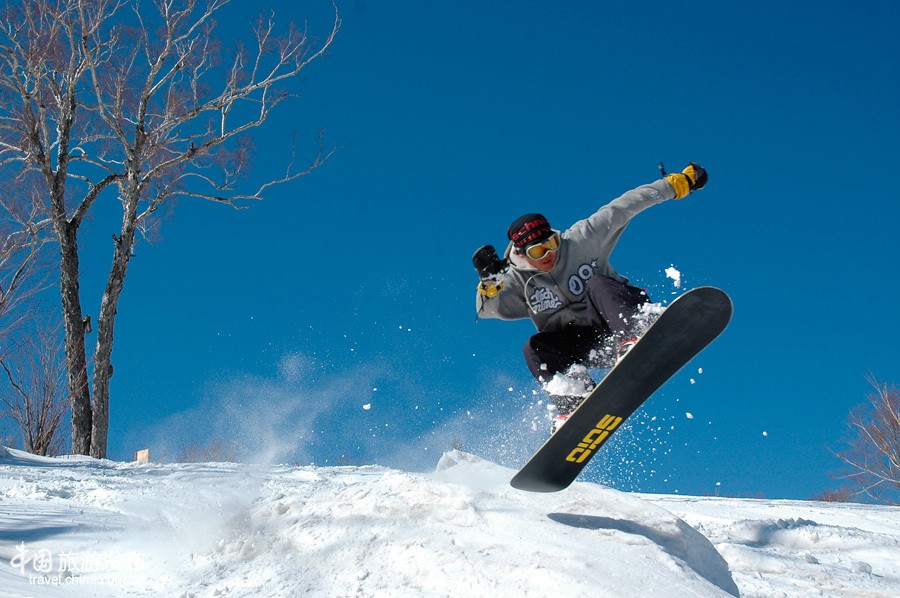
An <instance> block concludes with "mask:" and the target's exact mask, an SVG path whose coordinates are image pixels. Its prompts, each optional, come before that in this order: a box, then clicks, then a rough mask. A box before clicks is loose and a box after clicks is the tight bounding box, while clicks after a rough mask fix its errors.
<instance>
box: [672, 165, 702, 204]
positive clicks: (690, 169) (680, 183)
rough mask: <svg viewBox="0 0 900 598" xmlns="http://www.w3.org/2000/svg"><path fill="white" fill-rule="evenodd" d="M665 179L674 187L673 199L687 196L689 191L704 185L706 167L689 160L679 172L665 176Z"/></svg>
mask: <svg viewBox="0 0 900 598" xmlns="http://www.w3.org/2000/svg"><path fill="white" fill-rule="evenodd" d="M666 180H667V181H669V184H670V185H672V187H673V188H674V189H675V199H681V198H683V197H687V196H688V194H690V192H691V191H696V190H697V189H702V188H703V186H704V185H706V180H707V176H706V169H705V168H703V167H702V166H700V165H699V164H696V163H694V162H691V163H690V164H688V165H687V168H685V169H684V170H682V171H681V172H677V173H674V174H670V175H667V176H666Z"/></svg>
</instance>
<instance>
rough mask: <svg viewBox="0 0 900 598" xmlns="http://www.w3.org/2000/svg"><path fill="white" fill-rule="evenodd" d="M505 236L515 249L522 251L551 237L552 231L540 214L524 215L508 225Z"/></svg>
mask: <svg viewBox="0 0 900 598" xmlns="http://www.w3.org/2000/svg"><path fill="white" fill-rule="evenodd" d="M506 235H507V236H508V237H509V240H510V241H512V242H513V245H515V246H516V248H517V249H524V248H525V247H528V246H529V245H531V244H533V243H539V242H541V241H545V240H547V239H549V238H550V237H552V236H553V229H552V228H550V223H549V222H547V219H546V218H544V216H543V215H542V214H525V215H524V216H520V217H519V218H516V220H515V221H514V222H513V223H512V224H510V225H509V230H508V231H507V233H506Z"/></svg>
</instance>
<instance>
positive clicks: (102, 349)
mask: <svg viewBox="0 0 900 598" xmlns="http://www.w3.org/2000/svg"><path fill="white" fill-rule="evenodd" d="M133 193H134V195H137V192H133ZM122 203H123V204H124V207H125V215H124V217H123V221H122V231H121V235H120V236H119V237H115V236H113V240H114V241H115V251H114V253H113V262H112V267H111V268H110V271H109V278H108V279H107V281H106V290H105V291H104V292H103V299H102V301H101V302H100V314H99V315H98V316H97V349H96V352H95V353H94V405H93V416H94V419H93V430H92V434H91V456H92V457H95V458H97V459H104V458H106V445H107V438H108V434H109V383H110V379H111V378H112V375H113V366H112V349H113V332H114V329H115V323H116V311H117V310H118V304H119V297H120V296H121V294H122V288H123V286H124V285H125V274H126V273H127V271H128V262H129V261H130V260H131V254H132V251H133V250H134V236H135V221H136V220H137V203H138V202H137V198H136V197H134V198H123V202H122Z"/></svg>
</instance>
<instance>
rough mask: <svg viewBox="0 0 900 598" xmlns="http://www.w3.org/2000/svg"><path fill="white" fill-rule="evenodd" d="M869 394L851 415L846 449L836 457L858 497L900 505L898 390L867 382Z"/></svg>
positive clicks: (871, 378) (899, 411) (870, 379)
mask: <svg viewBox="0 0 900 598" xmlns="http://www.w3.org/2000/svg"><path fill="white" fill-rule="evenodd" d="M869 383H870V384H871V385H872V388H873V390H872V392H870V393H869V395H868V400H867V402H866V403H864V404H863V405H860V406H859V407H857V408H855V409H854V410H853V411H851V412H850V417H849V418H848V425H849V428H850V436H849V438H848V440H847V443H848V448H847V449H846V450H844V451H841V452H839V453H838V457H840V458H841V459H842V460H843V461H844V463H846V464H847V465H848V466H849V468H850V471H849V473H847V474H846V475H845V476H843V477H845V478H847V479H849V480H851V481H852V482H853V483H854V485H855V487H856V488H858V489H859V491H858V494H865V495H866V496H869V497H870V498H872V499H874V500H876V501H878V502H883V503H887V504H891V505H897V504H900V390H898V389H897V387H896V386H889V385H887V384H885V383H883V382H879V381H877V380H875V378H874V377H870V378H869Z"/></svg>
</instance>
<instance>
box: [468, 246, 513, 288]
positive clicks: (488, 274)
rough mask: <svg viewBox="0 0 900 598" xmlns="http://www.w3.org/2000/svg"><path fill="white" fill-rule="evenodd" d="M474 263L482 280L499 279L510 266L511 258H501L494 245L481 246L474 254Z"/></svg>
mask: <svg viewBox="0 0 900 598" xmlns="http://www.w3.org/2000/svg"><path fill="white" fill-rule="evenodd" d="M472 264H473V265H474V266H475V270H476V271H477V272H478V277H479V278H480V279H481V280H495V281H496V280H499V279H500V275H501V274H503V273H504V272H506V270H507V269H508V268H509V260H501V259H500V256H498V255H497V250H496V249H494V246H493V245H484V246H483V247H479V248H478V250H477V251H476V252H475V255H473V256H472Z"/></svg>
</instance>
